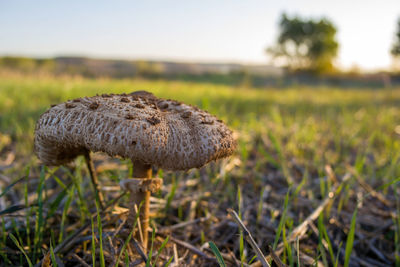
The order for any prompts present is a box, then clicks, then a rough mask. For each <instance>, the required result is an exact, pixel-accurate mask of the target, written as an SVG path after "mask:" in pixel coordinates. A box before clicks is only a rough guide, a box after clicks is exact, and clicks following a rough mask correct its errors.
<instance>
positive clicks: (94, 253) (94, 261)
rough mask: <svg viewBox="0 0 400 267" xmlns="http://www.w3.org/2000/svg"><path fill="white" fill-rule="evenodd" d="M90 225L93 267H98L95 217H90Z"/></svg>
mask: <svg viewBox="0 0 400 267" xmlns="http://www.w3.org/2000/svg"><path fill="white" fill-rule="evenodd" d="M90 223H91V225H92V251H91V252H92V266H93V267H96V237H95V233H94V222H93V217H90Z"/></svg>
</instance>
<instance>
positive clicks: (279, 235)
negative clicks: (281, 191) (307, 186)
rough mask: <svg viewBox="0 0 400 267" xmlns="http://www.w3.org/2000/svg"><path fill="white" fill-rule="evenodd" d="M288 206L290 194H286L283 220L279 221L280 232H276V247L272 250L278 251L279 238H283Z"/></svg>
mask: <svg viewBox="0 0 400 267" xmlns="http://www.w3.org/2000/svg"><path fill="white" fill-rule="evenodd" d="M288 205H289V192H288V193H287V194H286V197H285V202H284V205H283V212H282V216H281V220H280V221H279V226H278V231H277V232H276V235H275V240H274V245H273V246H272V248H273V249H274V250H275V249H276V246H277V245H278V241H279V238H280V237H281V233H282V229H283V227H284V225H285V223H286V212H287V209H288Z"/></svg>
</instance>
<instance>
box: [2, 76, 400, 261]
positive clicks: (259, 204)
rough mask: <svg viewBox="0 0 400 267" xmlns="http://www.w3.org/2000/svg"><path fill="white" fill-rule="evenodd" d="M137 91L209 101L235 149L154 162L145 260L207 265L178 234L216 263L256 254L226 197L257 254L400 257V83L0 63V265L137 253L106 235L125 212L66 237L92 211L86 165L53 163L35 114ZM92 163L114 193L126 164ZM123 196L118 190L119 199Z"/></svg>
mask: <svg viewBox="0 0 400 267" xmlns="http://www.w3.org/2000/svg"><path fill="white" fill-rule="evenodd" d="M136 90H148V91H151V92H153V93H154V94H155V95H157V96H159V97H164V98H173V99H178V100H181V101H183V102H186V103H189V104H193V105H196V106H199V107H200V108H205V109H207V110H208V111H209V112H210V113H212V114H215V115H217V116H218V117H220V118H221V119H223V120H224V121H225V122H226V123H227V124H228V125H229V126H230V127H231V128H232V129H234V130H235V132H236V134H237V136H238V138H239V139H238V143H239V145H238V149H237V152H236V154H235V155H234V156H233V157H231V158H230V159H227V160H223V161H221V162H218V163H212V164H209V165H208V166H207V167H206V168H203V169H201V170H191V171H189V172H187V173H182V172H178V173H168V172H161V171H160V172H159V174H160V176H162V178H163V179H164V186H163V188H162V190H160V192H159V193H157V194H155V195H154V196H155V198H153V199H152V202H151V205H152V206H151V209H152V213H154V216H153V218H152V222H151V223H152V225H153V226H154V229H155V236H154V238H152V242H153V244H152V249H151V254H147V255H148V257H149V261H148V263H149V264H150V262H151V264H152V265H154V266H162V265H168V264H171V265H172V264H173V263H174V262H178V261H179V263H180V264H188V265H205V266H206V265H209V264H210V260H209V259H208V258H205V257H204V256H199V255H197V254H196V253H195V252H194V251H193V250H190V249H189V250H187V248H185V247H182V246H181V245H179V244H178V245H176V247H177V249H176V250H175V251H174V244H175V243H174V241H173V240H176V239H179V240H181V241H182V242H186V243H187V244H190V245H192V246H194V247H196V248H198V249H202V251H203V252H204V253H206V254H207V255H208V257H214V259H215V261H213V264H220V265H221V264H222V263H223V264H225V263H226V265H228V266H229V265H231V264H233V261H235V260H233V259H236V260H237V261H236V264H239V265H245V264H248V262H250V261H252V260H253V259H254V252H253V251H252V250H251V247H250V246H248V245H247V244H246V242H244V239H243V236H242V235H237V234H236V233H238V229H237V226H235V224H232V223H231V220H230V219H229V218H227V217H226V216H227V212H226V209H227V208H235V207H237V208H238V210H239V213H240V217H241V219H242V220H243V222H245V224H246V226H247V227H248V229H249V231H250V232H251V233H252V235H253V236H254V238H255V240H256V242H257V243H258V245H259V246H260V248H261V250H262V251H263V252H264V254H265V255H269V253H268V249H267V246H268V245H271V246H273V247H274V250H275V251H276V253H277V254H278V256H279V257H280V258H281V260H282V261H283V262H284V263H285V264H288V265H290V266H304V265H312V264H314V263H315V262H321V263H325V264H328V265H332V266H340V265H352V264H361V262H362V261H366V262H367V263H369V264H371V265H379V264H381V265H385V264H386V265H389V264H392V265H393V264H397V265H399V264H400V255H399V253H400V247H399V245H398V240H399V239H400V238H399V237H400V223H399V221H400V219H399V207H400V202H399V201H400V197H399V177H400V168H399V166H400V116H399V114H400V88H392V89H380V90H371V89H363V88H354V89H341V88H326V87H320V88H306V87H302V88H296V87H294V88H287V89H273V88H267V89H262V88H239V87H229V86H223V85H214V84H206V83H201V84H196V83H190V82H173V81H163V80H158V81H149V80H130V79H125V80H110V79H95V80H90V79H83V78H79V77H53V76H45V75H42V76H21V75H18V74H10V73H6V74H5V73H1V72H0V187H1V190H0V216H1V217H2V218H1V219H2V227H1V233H0V265H1V264H3V265H7V264H8V265H10V264H12V265H18V264H22V265H29V262H31V263H32V264H33V265H35V264H37V263H38V262H39V261H40V260H41V259H43V256H44V255H46V254H47V253H48V252H49V253H50V254H49V255H50V256H51V261H52V262H56V261H61V262H64V263H69V264H72V265H74V264H80V263H79V262H78V261H77V260H76V259H77V257H76V256H79V258H81V259H83V260H84V261H86V262H87V263H88V264H89V265H96V266H106V265H107V266H108V265H115V264H116V263H117V265H118V264H122V262H123V261H124V263H126V262H127V261H129V262H135V261H137V262H140V260H141V258H140V256H138V253H137V251H136V250H135V248H134V246H133V245H132V241H129V240H130V239H129V238H128V239H127V237H128V236H129V233H126V234H125V235H123V231H120V232H121V233H118V234H117V236H116V237H115V238H114V239H112V240H111V243H110V241H109V238H108V236H109V235H112V234H113V233H115V231H116V230H117V229H118V226H119V225H120V224H121V221H122V219H123V216H122V215H121V214H119V213H118V210H115V211H114V213H111V212H108V213H107V214H106V215H102V217H101V216H100V215H99V216H98V217H96V216H95V217H96V218H95V220H97V221H95V222H93V221H92V224H90V223H89V224H88V225H89V227H87V228H85V229H84V230H83V231H82V232H80V233H79V238H75V239H74V243H72V244H64V243H63V242H64V241H65V240H67V239H68V237H70V236H72V235H73V234H74V233H75V232H76V231H77V229H79V228H80V227H82V226H84V225H85V224H87V222H88V221H89V222H90V220H93V219H92V218H93V215H96V214H100V213H98V212H97V209H96V200H95V194H94V192H93V190H92V188H91V185H90V179H88V172H87V170H86V168H85V166H84V164H83V163H84V161H83V158H78V159H77V160H76V161H75V162H74V164H72V165H69V166H63V167H60V168H49V169H48V168H45V167H43V166H41V165H40V163H39V161H38V160H37V158H36V157H35V156H34V155H33V153H32V147H33V146H32V145H33V132H34V127H35V121H36V120H37V118H38V117H39V116H40V114H41V113H42V112H44V111H45V110H46V109H47V108H49V106H50V104H53V103H60V102H63V101H65V100H67V99H72V98H75V97H81V96H91V95H95V94H101V93H109V92H114V93H122V92H131V91H136ZM94 159H95V165H96V166H97V167H102V169H103V170H101V171H99V179H100V183H101V184H102V185H103V186H104V188H105V189H104V194H105V195H106V197H107V199H108V200H109V201H108V202H109V203H110V201H112V200H113V199H117V198H118V197H119V196H120V195H121V191H120V190H119V189H118V182H119V180H120V179H124V178H126V177H128V175H129V173H131V172H132V166H130V163H129V161H126V160H119V159H110V158H108V157H106V156H105V155H102V154H95V155H94ZM115 164H117V165H115ZM109 166H111V167H109ZM113 166H114V167H113ZM115 166H117V167H115ZM329 168H331V169H332V170H333V174H332V173H330V172H329V171H327V170H328V169H329ZM347 173H351V174H352V175H353V179H351V180H350V181H349V182H348V183H346V184H344V185H342V186H341V187H340V193H338V196H337V197H336V198H335V199H333V201H332V203H331V204H330V205H329V206H328V207H327V208H325V209H324V211H323V212H322V213H321V214H320V216H319V217H318V220H316V221H315V222H313V223H312V225H310V226H309V227H308V228H307V230H306V231H305V233H304V234H303V235H302V236H301V238H300V239H299V241H298V244H297V241H296V242H289V241H288V240H286V238H287V237H288V236H289V235H290V232H291V231H292V230H293V229H294V228H295V227H296V226H297V225H299V224H301V223H302V222H303V221H304V220H305V218H306V217H307V216H308V215H309V214H310V213H311V212H312V211H313V210H315V209H316V208H317V207H318V205H319V204H320V203H321V201H322V200H323V199H324V198H325V197H327V195H328V193H329V192H330V191H331V189H332V187H333V186H334V185H336V184H337V183H340V181H341V179H342V177H343V176H344V175H345V174H347ZM356 176H357V177H359V179H362V180H363V181H365V183H367V184H368V185H370V187H371V188H372V190H373V191H371V189H368V188H367V189H366V188H365V187H363V186H361V185H360V184H359V182H358V180H357V179H355V177H356ZM382 199H383V200H382ZM385 200H386V201H387V202H385ZM127 201H128V198H127V197H126V196H123V197H122V198H121V199H119V200H118V201H116V204H118V205H119V206H123V207H127V204H128V202H127ZM385 203H386V204H385ZM356 209H357V212H354V211H355V210H356ZM196 219H199V220H197V221H196ZM200 219H202V220H200ZM96 222H97V223H96ZM184 222H186V223H187V224H185V225H184V226H181V227H177V228H174V230H172V231H171V232H169V233H168V234H170V235H171V236H172V237H174V239H172V238H169V239H166V238H162V237H163V236H164V237H165V235H163V234H165V233H164V232H162V231H161V230H162V229H164V228H165V229H166V228H168V227H171V226H174V225H178V224H180V223H184ZM50 230H51V231H50ZM51 232H54V237H53V238H52V237H51V234H50V233H51ZM232 233H235V234H232ZM285 237H286V238H285ZM77 240H80V241H79V242H78V241H77ZM166 240H167V241H166ZM209 242H212V243H209ZM205 243H207V244H208V243H209V244H210V246H211V250H210V251H208V250H204V246H203V245H204V244H205ZM211 244H213V245H211ZM281 244H282V245H281ZM61 245H62V246H61ZM60 246H61V247H60ZM280 247H282V252H280V251H279V249H280ZM176 254H177V257H176ZM378 254H379V255H378ZM214 255H216V258H215V256H214ZM103 260H104V261H103Z"/></svg>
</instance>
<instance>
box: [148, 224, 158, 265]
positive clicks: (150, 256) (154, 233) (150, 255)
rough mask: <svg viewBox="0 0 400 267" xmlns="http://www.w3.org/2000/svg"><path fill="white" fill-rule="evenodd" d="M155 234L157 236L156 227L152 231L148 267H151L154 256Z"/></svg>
mask: <svg viewBox="0 0 400 267" xmlns="http://www.w3.org/2000/svg"><path fill="white" fill-rule="evenodd" d="M155 236H156V229H154V228H153V231H152V233H151V247H150V251H149V256H148V258H147V262H146V267H149V266H150V264H151V258H152V257H153V248H154V239H155Z"/></svg>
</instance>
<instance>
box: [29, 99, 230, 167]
mask: <svg viewBox="0 0 400 267" xmlns="http://www.w3.org/2000/svg"><path fill="white" fill-rule="evenodd" d="M235 148H236V142H235V140H234V139H233V137H232V131H231V130H229V129H228V128H227V126H226V125H225V124H224V123H223V122H222V121H221V120H218V119H217V118H215V117H214V116H212V115H210V114H209V113H207V112H205V111H203V110H200V109H198V108H196V107H193V106H189V105H185V104H183V103H180V102H178V101H174V100H165V99H160V98H157V97H155V96H154V95H153V94H151V93H148V92H145V91H138V92H134V93H131V94H120V95H114V94H111V95H106V94H104V95H101V96H94V97H85V98H79V99H74V100H72V101H68V102H66V103H62V104H58V105H55V106H53V107H51V108H50V109H49V110H47V111H46V112H45V113H44V114H42V115H41V117H40V118H39V120H38V122H37V124H36V129H35V144H34V150H35V153H36V155H37V156H38V157H39V159H41V160H42V161H43V163H45V164H47V165H60V164H63V163H67V162H69V161H71V160H73V159H74V158H75V157H76V156H78V155H81V154H83V153H84V151H86V150H91V151H95V152H96V151H102V152H105V153H107V154H109V155H110V156H116V155H118V156H121V157H123V158H130V159H132V160H139V161H142V162H143V163H146V164H150V165H154V166H157V167H160V168H163V169H167V170H187V169H190V168H198V167H201V166H203V165H205V164H206V163H208V162H210V161H212V160H216V159H220V158H224V157H227V156H229V155H231V154H232V153H233V151H234V149H235Z"/></svg>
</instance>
